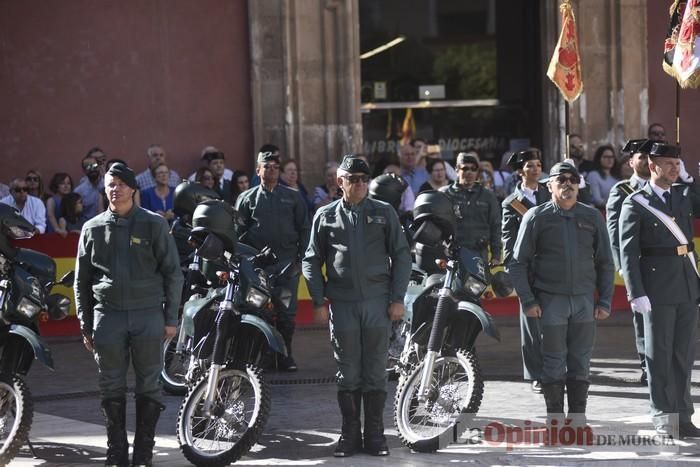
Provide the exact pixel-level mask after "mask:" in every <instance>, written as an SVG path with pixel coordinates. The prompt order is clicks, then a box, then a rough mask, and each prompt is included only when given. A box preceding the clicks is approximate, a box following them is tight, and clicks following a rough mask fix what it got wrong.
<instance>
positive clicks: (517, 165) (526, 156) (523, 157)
mask: <svg viewBox="0 0 700 467" xmlns="http://www.w3.org/2000/svg"><path fill="white" fill-rule="evenodd" d="M531 160H539V161H541V160H542V155H541V153H540V151H538V150H537V149H526V150H525V151H520V152H515V153H513V154H512V155H511V156H510V157H509V158H508V163H507V164H508V167H509V168H510V169H511V170H518V169H522V168H523V165H525V162H527V161H531Z"/></svg>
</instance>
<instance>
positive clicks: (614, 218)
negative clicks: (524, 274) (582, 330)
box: [605, 139, 653, 386]
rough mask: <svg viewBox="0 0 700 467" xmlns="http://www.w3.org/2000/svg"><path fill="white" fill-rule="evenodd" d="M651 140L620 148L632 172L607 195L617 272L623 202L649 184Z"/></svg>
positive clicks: (640, 347)
mask: <svg viewBox="0 0 700 467" xmlns="http://www.w3.org/2000/svg"><path fill="white" fill-rule="evenodd" d="M652 144H653V141H652V140H646V139H631V140H629V141H627V144H625V146H624V147H623V148H622V152H623V153H627V154H630V159H629V165H630V167H631V168H632V171H633V172H634V173H633V174H632V176H631V177H630V178H629V179H627V180H621V181H619V182H617V183H616V184H615V185H614V186H613V187H612V188H611V189H610V194H609V195H608V203H607V205H606V207H605V212H606V224H607V227H608V237H609V238H610V247H611V249H612V255H613V261H614V262H615V270H616V271H619V270H620V235H619V229H618V227H619V220H620V211H621V210H622V202H623V201H624V200H625V198H627V197H628V196H629V195H631V194H632V193H633V192H634V191H636V190H638V189H640V188H642V187H643V186H644V185H646V183H647V181H648V180H649V150H650V149H651V145H652ZM632 323H633V325H634V337H635V344H636V346H637V354H638V355H639V364H640V366H641V368H642V376H641V378H640V379H639V380H640V383H641V384H642V385H644V386H646V385H647V365H646V358H645V357H644V317H643V316H642V315H640V314H639V313H637V312H636V311H632Z"/></svg>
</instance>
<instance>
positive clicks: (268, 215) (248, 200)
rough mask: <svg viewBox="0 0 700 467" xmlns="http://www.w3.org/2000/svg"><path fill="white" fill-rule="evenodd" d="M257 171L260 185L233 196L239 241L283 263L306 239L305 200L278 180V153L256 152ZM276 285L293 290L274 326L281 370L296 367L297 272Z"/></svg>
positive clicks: (298, 253) (297, 254) (296, 255)
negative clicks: (283, 351) (280, 342)
mask: <svg viewBox="0 0 700 467" xmlns="http://www.w3.org/2000/svg"><path fill="white" fill-rule="evenodd" d="M256 173H257V174H258V176H259V177H260V185H257V186H254V187H253V188H250V189H249V190H246V191H244V192H243V193H241V194H240V195H239V196H238V199H237V200H236V210H237V211H238V220H239V226H238V227H239V228H238V235H239V237H240V239H241V242H243V243H247V244H249V245H251V246H253V247H255V248H257V249H259V250H261V249H263V248H265V247H266V246H267V247H270V249H271V250H272V252H273V253H275V254H276V255H277V258H278V259H279V265H280V266H283V265H285V264H287V263H289V262H290V261H292V262H299V261H301V258H302V257H303V255H304V249H305V248H306V244H307V243H308V241H309V215H308V212H307V209H306V202H305V201H304V200H303V199H302V197H301V195H300V194H299V192H298V191H295V190H293V189H291V188H289V187H286V186H284V185H280V184H279V176H280V159H279V154H278V153H274V152H271V151H266V152H261V153H259V154H258V166H257V170H256ZM277 285H279V286H282V287H286V288H287V289H289V290H290V291H291V292H292V299H291V302H290V304H289V307H288V308H287V309H286V310H277V311H278V312H277V329H278V330H279V332H280V334H282V337H283V338H284V343H285V345H286V347H287V352H288V354H287V356H286V357H282V358H280V360H279V365H278V367H279V369H280V370H282V371H297V364H296V362H295V361H294V358H293V357H292V340H293V337H294V328H295V318H296V313H297V290H298V289H299V275H293V277H290V278H289V279H288V280H287V281H285V283H278V284H277Z"/></svg>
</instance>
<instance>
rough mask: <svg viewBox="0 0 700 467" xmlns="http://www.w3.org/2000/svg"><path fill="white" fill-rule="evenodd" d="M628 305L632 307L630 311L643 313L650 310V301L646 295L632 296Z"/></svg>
mask: <svg viewBox="0 0 700 467" xmlns="http://www.w3.org/2000/svg"><path fill="white" fill-rule="evenodd" d="M630 306H631V307H632V311H636V312H637V313H641V314H643V315H645V314H647V313H649V312H651V302H650V301H649V297H647V296H646V295H644V296H642V297H637V298H633V299H632V301H631V302H630Z"/></svg>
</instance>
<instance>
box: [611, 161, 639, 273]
mask: <svg viewBox="0 0 700 467" xmlns="http://www.w3.org/2000/svg"><path fill="white" fill-rule="evenodd" d="M646 182H647V181H646V180H643V179H641V178H639V177H637V176H636V175H633V176H632V177H631V178H630V179H629V180H622V181H620V182H617V183H616V184H615V185H613V187H612V188H611V189H610V194H609V195H608V204H607V205H606V206H605V215H606V225H607V227H608V237H610V248H611V249H612V255H613V261H614V262H615V270H616V271H619V270H620V229H619V224H620V212H621V211H622V202H623V201H624V200H625V198H627V197H628V196H629V195H630V194H632V193H633V192H635V191H636V190H639V189H640V188H641V187H643V186H644V185H645V184H646Z"/></svg>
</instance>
